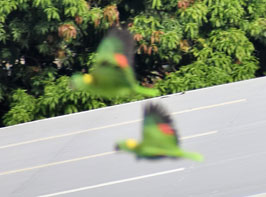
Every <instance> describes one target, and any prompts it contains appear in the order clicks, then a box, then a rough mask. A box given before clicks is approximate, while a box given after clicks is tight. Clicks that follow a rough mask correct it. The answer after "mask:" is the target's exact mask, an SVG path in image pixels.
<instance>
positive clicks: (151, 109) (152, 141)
mask: <svg viewBox="0 0 266 197" xmlns="http://www.w3.org/2000/svg"><path fill="white" fill-rule="evenodd" d="M142 133H143V136H142V141H141V142H140V143H138V142H136V141H135V140H134V139H128V140H126V141H122V142H119V143H118V144H117V146H116V148H117V149H118V150H124V151H129V152H134V153H135V154H136V156H137V157H145V158H161V157H172V158H182V157H184V158H188V159H192V160H196V161H202V160H203V156H202V155H200V154H198V153H192V152H185V151H183V150H182V149H181V148H180V147H179V140H178V136H177V132H176V130H175V129H174V126H173V123H172V120H171V118H170V116H169V115H168V114H167V113H166V111H165V110H164V108H163V107H162V106H160V105H154V104H150V105H148V106H146V107H145V110H144V123H143V131H142Z"/></svg>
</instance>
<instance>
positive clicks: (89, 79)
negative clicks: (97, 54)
mask: <svg viewBox="0 0 266 197" xmlns="http://www.w3.org/2000/svg"><path fill="white" fill-rule="evenodd" d="M82 80H83V82H84V83H86V84H91V83H92V81H93V76H92V75H90V74H84V75H83V76H82Z"/></svg>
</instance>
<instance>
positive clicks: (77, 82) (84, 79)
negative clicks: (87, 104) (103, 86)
mask: <svg viewBox="0 0 266 197" xmlns="http://www.w3.org/2000/svg"><path fill="white" fill-rule="evenodd" d="M92 82H93V76H92V75H90V74H74V75H73V76H72V77H71V80H70V84H69V86H70V88H71V89H74V90H84V89H86V88H88V87H89V86H88V85H90V84H92Z"/></svg>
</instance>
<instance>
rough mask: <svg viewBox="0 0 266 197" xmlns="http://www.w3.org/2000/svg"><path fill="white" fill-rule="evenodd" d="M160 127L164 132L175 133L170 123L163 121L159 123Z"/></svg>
mask: <svg viewBox="0 0 266 197" xmlns="http://www.w3.org/2000/svg"><path fill="white" fill-rule="evenodd" d="M158 127H159V129H160V130H161V131H162V132H163V133H164V134H167V135H174V134H175V132H174V130H173V129H172V127H170V126H169V125H168V124H163V123H162V124H158Z"/></svg>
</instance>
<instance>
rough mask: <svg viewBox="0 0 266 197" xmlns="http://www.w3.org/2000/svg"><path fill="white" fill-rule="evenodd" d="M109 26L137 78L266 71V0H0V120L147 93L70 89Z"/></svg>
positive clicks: (208, 77) (198, 78)
mask: <svg viewBox="0 0 266 197" xmlns="http://www.w3.org/2000/svg"><path fill="white" fill-rule="evenodd" d="M112 26H120V27H122V28H128V29H129V30H130V32H131V33H132V34H133V36H134V39H135V41H136V55H135V71H136V76H137V79H138V80H139V82H140V84H142V85H143V86H147V87H154V88H157V89H159V90H160V92H161V94H162V95H164V94H170V93H175V92H180V91H186V90H191V89H196V88H202V87H207V86H212V85H217V84H223V83H229V82H234V81H239V80H244V79H250V78H254V77H256V76H263V75H265V74H266V65H265V62H266V51H265V45H266V0H215V1H214V0H167V1H166V0H135V1H130V0H110V1H105V0H96V1H95V0H94V1H92V0H87V1H85V0H60V1H59V0H54V1H52V0H0V43H1V44H0V116H1V120H0V125H1V126H8V125H13V124H18V123H22V122H27V121H32V120H37V119H42V118H46V117H53V116H58V115H63V114H69V113H73V112H78V111H83V110H88V109H94V108H99V107H103V106H108V105H114V104H118V103H123V102H129V101H133V100H139V99H143V97H142V96H140V95H136V97H134V98H123V99H122V98H117V99H103V98H98V97H94V96H91V95H90V94H89V93H87V92H82V91H72V90H71V89H70V88H69V85H68V81H69V76H71V75H72V74H74V73H75V72H78V71H79V72H90V70H91V69H93V65H94V60H95V56H96V55H97V54H96V48H97V46H98V44H99V42H100V40H101V39H102V38H103V36H104V35H105V33H106V32H107V30H108V29H109V28H110V27H112Z"/></svg>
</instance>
